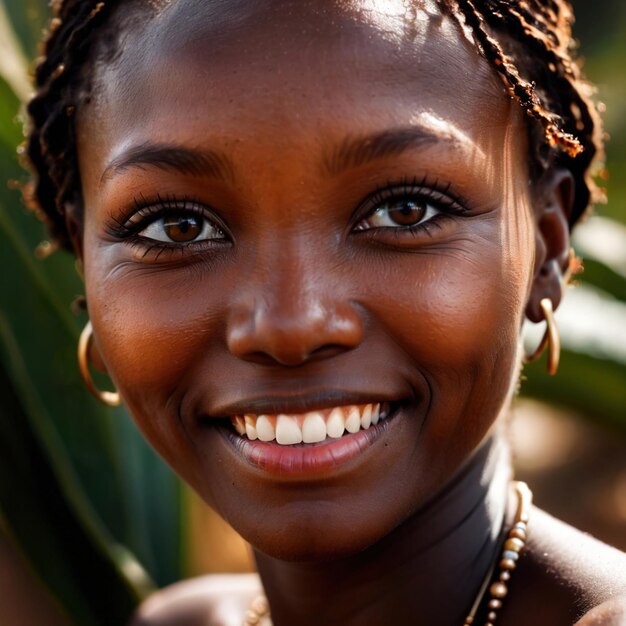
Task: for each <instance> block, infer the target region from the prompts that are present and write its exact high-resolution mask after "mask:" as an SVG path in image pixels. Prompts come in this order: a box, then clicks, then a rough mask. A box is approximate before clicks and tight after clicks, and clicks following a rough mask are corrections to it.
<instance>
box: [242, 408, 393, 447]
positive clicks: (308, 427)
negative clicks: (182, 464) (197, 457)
mask: <svg viewBox="0 0 626 626" xmlns="http://www.w3.org/2000/svg"><path fill="white" fill-rule="evenodd" d="M389 408H390V405H389V403H387V402H375V403H369V404H362V405H357V404H352V405H346V406H337V407H332V408H328V409H321V410H315V411H308V412H306V413H299V414H286V413H280V414H263V415H255V414H246V415H236V416H234V417H232V418H231V424H232V426H233V428H234V429H235V431H236V432H237V433H238V434H239V435H240V436H241V437H245V438H247V439H248V440H250V441H255V440H257V439H258V440H259V441H264V442H271V441H274V442H276V444H278V445H280V446H291V445H297V444H300V443H322V442H324V441H326V440H330V439H339V438H341V437H343V436H344V435H345V434H354V433H357V432H359V431H360V430H367V429H369V428H371V427H372V426H376V424H378V422H379V421H380V420H381V419H383V420H384V419H386V418H387V416H388V415H389Z"/></svg>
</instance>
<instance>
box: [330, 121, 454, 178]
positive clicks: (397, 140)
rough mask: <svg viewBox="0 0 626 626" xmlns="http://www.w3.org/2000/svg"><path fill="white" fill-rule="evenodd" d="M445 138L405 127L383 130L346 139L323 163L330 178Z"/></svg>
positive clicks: (422, 129)
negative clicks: (349, 169) (347, 170)
mask: <svg viewBox="0 0 626 626" xmlns="http://www.w3.org/2000/svg"><path fill="white" fill-rule="evenodd" d="M446 139H449V138H448V137H442V136H441V135H439V134H436V133H433V132H431V131H429V130H428V129H425V128H420V127H414V126H411V127H408V128H396V129H391V130H386V131H383V132H380V133H376V134H373V135H366V136H364V137H348V138H346V139H344V141H343V142H342V143H341V144H340V145H339V146H338V147H337V148H336V149H335V150H333V151H332V152H331V153H329V154H328V155H327V156H326V158H325V159H324V161H323V166H324V170H325V171H326V173H327V174H329V175H331V176H336V175H337V174H340V173H341V172H342V171H344V170H346V169H348V168H353V167H358V166H359V165H363V164H364V163H368V162H370V161H375V160H376V159H381V158H384V157H389V156H396V155H399V154H401V153H403V152H405V151H407V150H409V149H416V148H423V147H426V146H429V145H432V144H434V143H437V142H439V141H441V140H446Z"/></svg>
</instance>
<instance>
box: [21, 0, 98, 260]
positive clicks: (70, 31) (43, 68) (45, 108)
mask: <svg viewBox="0 0 626 626" xmlns="http://www.w3.org/2000/svg"><path fill="white" fill-rule="evenodd" d="M107 6H109V5H107V4H105V3H104V2H101V1H99V0H95V1H89V0H67V1H65V2H63V1H56V2H54V3H53V4H52V11H53V17H52V20H51V22H50V26H49V29H48V34H47V37H46V39H45V41H44V43H43V56H42V58H41V59H40V61H39V63H38V65H37V68H36V71H35V86H36V88H37V91H36V93H35V96H34V97H33V98H32V100H31V101H30V103H29V104H28V107H27V112H28V115H29V117H30V132H29V134H28V136H27V140H26V143H25V145H24V146H23V147H22V148H21V154H22V155H24V156H26V157H27V159H28V161H29V162H30V166H31V169H32V171H33V173H34V176H33V181H32V183H31V185H29V186H27V187H26V189H25V196H26V199H27V202H28V203H29V205H30V206H31V207H32V208H34V210H35V211H36V213H37V214H38V215H39V216H40V217H41V218H42V219H43V220H44V221H45V222H46V223H47V225H48V228H49V231H50V235H51V237H52V238H53V240H54V241H55V242H56V243H57V244H58V245H60V246H63V247H65V248H68V249H70V248H71V242H70V240H69V233H68V232H67V228H66V222H65V215H66V212H67V210H68V209H69V208H70V207H71V208H72V209H77V208H82V199H81V197H80V195H81V194H80V176H79V172H78V163H77V155H76V131H75V124H74V114H75V112H76V102H75V98H76V96H77V94H76V91H77V90H78V89H80V87H81V85H80V76H81V71H80V70H81V68H83V67H84V66H85V64H86V63H87V62H88V56H89V51H90V44H91V43H92V41H91V39H92V38H91V34H92V33H93V32H94V31H95V29H96V28H97V27H98V26H99V25H100V24H102V23H103V22H104V20H105V18H106V14H107V10H106V9H107Z"/></svg>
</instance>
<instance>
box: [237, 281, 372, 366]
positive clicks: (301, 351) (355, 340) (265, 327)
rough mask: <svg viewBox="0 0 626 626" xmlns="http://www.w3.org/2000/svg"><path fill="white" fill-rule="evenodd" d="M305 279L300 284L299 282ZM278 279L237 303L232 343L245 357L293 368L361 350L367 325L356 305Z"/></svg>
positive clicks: (238, 355)
mask: <svg viewBox="0 0 626 626" xmlns="http://www.w3.org/2000/svg"><path fill="white" fill-rule="evenodd" d="M298 283H299V284H298ZM298 283H296V284H294V282H287V281H278V282H277V283H274V285H273V286H270V287H269V288H268V285H265V286H264V288H263V289H262V293H261V294H256V295H255V294H248V295H247V296H244V297H242V298H241V299H240V300H239V302H238V303H237V304H236V305H235V306H233V308H232V310H231V313H230V315H229V318H228V324H227V344H228V349H229V350H230V352H231V353H232V354H233V355H235V356H237V357H238V358H240V359H244V360H246V361H252V362H256V363H261V364H274V365H275V364H280V365H284V366H289V367H295V366H298V365H302V364H304V363H306V362H308V361H311V360H316V359H322V358H328V357H331V356H334V355H337V354H341V353H342V352H346V351H349V350H352V349H354V348H356V347H357V346H358V345H359V344H360V343H361V341H362V339H363V324H362V320H361V316H360V314H359V312H358V310H357V308H356V306H355V305H354V304H353V303H351V302H350V301H348V300H347V299H342V298H340V297H337V295H336V293H335V294H334V295H333V294H332V290H329V292H326V293H319V292H314V291H311V290H306V289H304V288H302V284H301V283H300V281H298Z"/></svg>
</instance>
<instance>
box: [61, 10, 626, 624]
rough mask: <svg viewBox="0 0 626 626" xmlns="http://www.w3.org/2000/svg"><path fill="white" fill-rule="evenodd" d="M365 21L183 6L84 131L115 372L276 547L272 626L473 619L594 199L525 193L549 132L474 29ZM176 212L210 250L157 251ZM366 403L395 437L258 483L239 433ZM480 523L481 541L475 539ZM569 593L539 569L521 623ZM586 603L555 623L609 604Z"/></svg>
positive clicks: (94, 314)
mask: <svg viewBox="0 0 626 626" xmlns="http://www.w3.org/2000/svg"><path fill="white" fill-rule="evenodd" d="M370 4H371V3H357V2H355V3H350V4H343V3H333V2H324V3H321V5H320V3H317V4H309V3H299V4H298V6H297V10H296V7H295V5H294V4H292V3H288V2H278V3H265V4H263V5H262V6H257V5H255V6H251V5H250V3H236V2H233V3H228V2H223V3H215V4H214V3H194V2H188V3H183V2H181V3H174V4H173V5H169V6H168V7H166V8H165V9H164V10H163V11H162V12H160V13H158V14H157V15H156V16H154V17H153V18H152V19H147V20H145V21H144V22H143V23H142V24H141V26H138V25H134V29H135V30H134V32H133V37H132V38H131V37H127V38H126V39H125V41H126V46H125V48H124V50H123V51H122V52H120V54H119V55H118V57H117V58H116V59H115V62H113V63H110V64H107V65H106V66H98V68H97V83H96V91H95V93H96V97H94V98H93V99H92V101H91V102H90V104H89V105H88V106H85V107H83V108H82V109H80V110H79V111H78V125H77V129H78V130H77V138H78V155H79V166H80V172H81V183H82V197H83V199H84V206H85V214H84V219H83V220H80V221H78V220H77V219H76V217H75V216H72V215H71V214H70V215H68V223H69V231H70V232H71V233H73V242H74V246H75V249H76V251H77V252H78V254H79V256H80V257H81V259H82V261H83V264H84V271H85V284H86V295H87V300H88V303H89V313H90V317H91V320H92V323H93V325H94V329H95V338H96V342H97V346H98V351H99V355H100V357H101V360H102V363H103V364H104V366H105V368H106V370H107V371H108V373H109V374H110V375H111V377H112V379H113V382H114V383H115V385H116V387H117V388H118V389H119V391H120V393H121V394H122V397H123V399H124V401H125V403H126V405H127V406H128V408H129V410H130V412H131V414H132V415H133V417H134V419H135V420H136V422H137V424H138V426H139V427H140V428H141V430H142V431H143V433H144V434H145V436H146V438H147V439H148V440H149V441H150V442H151V443H152V445H153V446H154V447H155V448H156V449H157V451H158V452H159V453H160V454H161V455H162V456H163V457H164V458H165V459H166V460H167V461H168V462H169V463H170V464H171V465H172V467H174V469H175V470H176V471H177V472H178V473H179V474H180V475H181V476H182V477H183V478H184V479H185V480H186V481H187V482H189V483H190V484H191V485H192V486H193V487H194V489H195V490H196V491H198V493H200V494H201V495H202V497H203V498H204V499H205V500H206V501H207V503H209V504H210V505H211V506H212V507H214V508H215V509H216V510H217V511H218V512H219V513H220V514H221V515H222V516H223V517H224V518H225V519H227V520H228V521H229V522H230V523H231V524H232V525H233V526H234V527H235V528H236V529H237V530H238V531H239V532H240V533H241V534H242V535H243V536H244V537H245V538H246V539H248V540H249V541H250V542H251V543H252V544H253V545H254V546H255V549H256V557H257V562H258V565H259V569H260V572H261V575H262V578H263V583H264V587H265V589H266V591H267V593H268V596H269V599H270V603H271V605H272V609H273V615H274V621H275V624H277V626H280V625H281V624H294V623H297V624H301V625H304V626H306V624H309V623H311V624H313V623H319V621H318V620H319V617H320V615H322V616H323V617H324V623H328V624H332V623H341V624H344V625H349V624H371V625H372V626H375V625H377V624H383V623H387V622H386V621H385V620H388V619H389V617H390V616H392V617H393V618H394V619H395V620H396V623H399V624H400V623H414V620H415V618H416V616H420V619H422V620H423V621H422V622H421V623H424V624H433V623H441V624H447V623H450V624H453V623H458V622H459V620H462V619H463V617H464V613H465V612H466V607H468V606H469V604H471V601H472V599H473V597H474V595H475V593H476V589H477V585H478V584H479V583H480V579H481V578H482V575H481V576H476V575H475V574H474V575H472V572H474V571H476V570H478V571H481V572H482V571H485V570H486V569H487V566H488V563H489V562H490V561H491V558H492V555H493V554H494V552H495V550H497V545H498V533H499V530H500V527H501V526H502V523H503V517H506V518H507V519H509V518H510V516H511V512H510V511H509V512H508V513H506V515H505V512H504V510H503V502H504V500H505V498H504V496H503V492H504V491H506V488H505V487H503V488H500V489H499V490H498V489H496V490H495V492H494V491H490V490H489V489H488V488H487V486H486V485H485V484H484V477H485V476H487V477H489V478H490V481H489V482H492V483H493V484H495V485H499V484H505V483H506V477H507V475H508V461H507V455H506V452H503V451H502V444H501V438H502V437H501V433H500V432H499V429H498V426H497V424H498V420H499V418H500V417H501V415H502V414H503V413H505V412H506V410H507V408H508V404H509V402H510V399H511V396H512V393H513V390H514V388H515V384H516V380H517V375H518V370H519V362H520V354H519V335H520V330H521V325H522V322H523V319H524V316H525V315H526V316H528V317H529V318H530V319H531V320H534V321H539V320H540V319H541V317H542V316H541V313H540V310H539V306H538V303H539V301H540V299H541V298H542V297H546V296H548V297H551V298H552V299H553V302H554V303H555V305H557V304H558V301H559V299H560V295H561V289H562V287H561V278H562V273H563V271H564V270H565V269H566V266H567V250H568V243H569V242H568V219H567V217H568V214H569V211H570V209H571V203H572V193H571V180H572V177H571V175H570V174H569V173H568V172H567V171H565V170H559V169H555V170H552V171H550V172H549V173H548V174H546V175H545V176H544V178H543V179H542V180H541V181H539V182H537V181H534V182H529V180H530V173H529V149H528V144H527V141H528V132H527V120H526V119H525V117H524V115H523V113H522V111H521V110H520V108H519V107H518V105H517V103H516V102H515V101H514V100H512V99H511V98H509V97H508V96H507V94H506V93H505V91H504V90H503V88H502V83H501V81H500V79H499V77H498V76H497V75H496V74H495V73H494V71H493V69H492V68H491V67H490V66H489V65H488V64H487V63H486V62H485V60H484V59H483V58H482V57H481V56H480V55H479V54H478V53H477V51H476V49H475V47H474V46H473V44H472V43H471V42H470V41H469V40H468V38H467V37H466V36H465V34H464V33H461V32H460V30H459V27H458V24H457V23H456V22H455V21H453V20H452V19H450V18H448V17H439V18H438V19H433V18H432V16H425V15H424V14H421V13H420V14H419V15H418V16H417V17H416V18H415V19H414V20H413V21H412V22H411V23H410V24H408V26H410V28H408V26H407V23H406V21H405V20H403V19H402V18H401V17H399V13H398V11H397V7H396V6H395V5H394V4H392V5H391V8H390V9H389V10H387V11H385V9H384V8H382V9H381V7H379V6H378V5H376V6H370ZM218 5H219V6H218ZM320 6H321V8H320ZM428 9H429V10H430V11H431V12H435V13H436V12H437V9H436V7H435V6H434V5H431V4H428ZM192 17H193V19H192ZM330 18H332V19H330ZM181 24H185V25H187V26H186V27H185V28H182V27H181ZM302 42H307V45H306V46H303V45H302ZM385 194H387V195H385ZM390 194H391V195H390ZM393 194H395V195H393ZM414 197H417V198H420V199H422V200H423V201H424V202H426V201H427V203H429V206H431V207H434V210H435V211H434V215H435V217H431V218H429V220H427V221H424V222H423V224H421V227H420V228H415V229H413V230H411V231H409V230H407V229H406V228H405V229H402V228H398V227H396V226H392V227H385V228H383V227H378V226H376V225H375V222H373V220H374V216H375V210H376V209H377V208H380V207H381V206H387V205H385V203H386V202H387V203H390V202H391V201H392V199H394V198H395V199H397V198H400V199H404V200H406V199H407V198H414ZM163 206H165V207H166V208H167V209H168V211H169V214H174V215H175V214H176V212H177V211H180V210H181V206H182V207H183V208H184V210H185V211H187V212H188V213H189V212H190V211H191V210H193V214H194V215H196V216H197V218H198V220H203V221H202V224H203V225H204V226H205V227H207V228H209V226H210V230H209V232H210V235H211V239H208V240H206V241H205V242H194V243H192V244H190V245H187V246H183V245H171V243H170V244H168V245H167V246H164V245H162V243H159V242H156V243H155V241H154V240H153V239H148V238H147V237H146V235H145V233H146V232H148V231H147V229H148V228H155V227H154V226H152V225H154V224H157V222H158V219H160V217H159V216H162V214H163V213H162V208H163ZM158 211H161V213H158ZM151 216H152V217H151ZM129 222H130V223H131V225H136V224H139V225H140V226H136V227H135V226H133V228H134V230H133V228H129V226H128V224H129ZM207 224H208V225H209V226H207ZM131 232H132V234H130V233H131ZM149 232H150V233H151V234H153V235H154V233H157V232H162V230H161V231H159V229H158V228H157V229H156V230H151V231H149ZM141 233H144V235H143V237H142V235H141ZM233 286H236V288H233ZM138 303H141V305H140V306H138ZM362 400H363V401H376V400H387V401H390V402H392V403H394V405H397V406H396V410H395V414H394V416H393V417H392V418H391V419H390V420H389V421H388V422H387V423H386V425H385V428H381V429H380V434H379V435H378V436H377V437H376V438H375V439H374V440H373V441H372V442H371V445H368V446H367V447H365V448H364V449H363V451H362V453H361V454H359V455H357V456H355V457H354V458H351V459H350V460H349V461H348V462H346V463H343V464H340V465H339V466H337V467H335V468H333V469H332V471H330V470H327V469H325V470H324V471H320V472H318V473H314V474H312V475H310V476H306V477H304V478H302V477H297V478H294V477H293V476H290V475H289V472H286V475H285V476H276V475H274V474H269V473H268V472H265V471H263V470H262V469H260V468H259V467H256V466H254V465H253V464H251V463H249V462H247V461H246V460H245V459H243V458H242V457H241V455H240V454H239V453H238V449H237V447H236V446H235V445H233V444H232V433H231V434H228V426H227V425H225V424H224V422H225V421H227V418H229V417H230V416H232V415H238V414H243V413H261V412H268V413H278V412H281V411H291V412H299V411H305V410H309V409H313V408H326V407H332V406H337V405H346V404H352V403H356V402H357V401H359V402H360V401H362ZM494 424H495V425H496V426H494ZM494 459H495V460H494ZM503 477H504V478H503ZM502 481H504V482H502ZM450 494H455V497H452V496H451V495H450ZM459 494H464V497H460V495H459ZM438 510H439V511H441V513H440V515H441V520H442V521H439V522H438V524H437V525H435V524H434V523H433V521H432V517H431V516H432V514H433V511H438ZM470 511H478V512H479V517H480V520H481V522H482V527H483V528H484V529H485V530H486V536H484V535H483V536H479V535H478V534H476V533H472V532H469V531H468V529H467V527H466V526H464V525H463V523H461V522H460V520H463V519H465V518H466V517H467V515H468V513H469V512H470ZM540 523H543V526H544V527H543V533H542V535H543V536H544V537H545V536H548V537H550V522H540ZM439 528H440V529H441V536H439V535H438V533H437V532H435V530H436V529H439ZM329 529H331V530H332V532H329ZM556 541H557V542H558V540H556ZM411 546H413V547H415V546H421V547H423V548H424V549H414V550H411V549H410V547H411ZM544 551H545V550H544ZM537 554H539V552H537ZM398 555H406V556H405V558H406V561H403V562H402V563H401V564H400V566H399V567H397V568H394V567H392V564H393V563H395V562H396V561H397V560H398ZM477 555H478V556H477ZM454 558H459V559H460V561H461V562H463V563H464V564H465V565H464V567H466V568H467V570H466V571H467V575H463V570H457V572H456V573H457V575H458V576H459V577H458V579H457V580H455V581H454V588H453V589H451V588H450V587H447V586H443V585H441V584H440V583H441V580H443V579H450V578H451V577H452V574H450V573H449V572H444V571H442V570H440V569H439V570H438V569H437V567H435V566H439V567H443V566H445V565H446V564H449V563H452V562H454ZM473 559H474V560H473ZM537 562H538V561H537V559H536V558H535V557H534V556H533V553H532V551H531V554H530V555H529V556H528V563H529V564H528V565H527V566H526V571H527V572H530V571H533V567H534V566H533V564H534V563H537ZM615 562H616V564H619V561H618V560H616V561H615ZM433 567H435V569H434V570H433ZM473 568H474V569H473ZM548 569H549V568H543V569H539V571H540V572H541V573H540V574H539V573H538V574H537V575H536V576H534V577H530V576H529V575H528V574H524V573H523V572H524V568H521V567H520V571H519V580H520V582H519V587H516V588H515V591H514V592H513V591H512V593H511V595H512V597H511V603H510V605H508V606H507V613H506V614H503V621H502V623H504V624H509V626H515V625H516V624H518V623H520V624H521V623H522V621H524V623H525V620H526V617H527V612H526V610H524V611H522V610H521V607H525V606H531V607H533V608H534V609H535V610H536V611H539V612H541V611H542V610H543V611H545V609H544V608H543V606H544V604H545V601H546V598H550V597H554V594H556V590H557V589H561V587H563V585H562V584H561V583H562V581H559V580H555V579H554V578H553V577H551V576H550V575H548V574H547V573H546V572H547V570H548ZM433 571H435V572H436V575H433ZM615 571H618V569H617V565H616V569H615ZM355 572H359V573H360V575H359V576H356V575H355ZM383 573H384V574H383ZM531 578H532V580H531ZM536 580H539V581H541V583H542V585H538V584H537V583H536V582H535V581H536ZM576 580H577V575H576V574H575V573H574V574H573V575H572V576H571V581H573V582H572V584H570V585H569V586H568V585H565V587H564V589H561V591H560V592H559V594H557V595H558V598H559V599H558V601H557V602H556V603H554V602H552V603H551V604H550V607H551V608H550V611H551V612H550V613H549V617H548V616H546V617H545V619H544V621H543V622H538V623H546V624H548V623H550V624H553V623H554V624H556V623H572V621H573V620H574V619H576V617H577V614H576V612H575V610H574V609H573V608H572V607H574V606H575V605H576V606H579V605H580V604H581V600H580V597H581V594H584V593H588V594H589V596H591V595H594V596H595V597H596V598H597V597H598V596H597V594H596V593H595V592H594V593H593V594H592V593H590V592H589V591H586V592H583V591H582V590H581V589H580V588H579V587H580V586H578V587H577V585H576V584H575V583H576ZM602 580H604V579H602ZM329 581H331V582H334V583H336V585H335V588H340V589H341V593H339V594H337V596H336V597H329V586H328V585H329ZM599 585H600V582H599V580H593V581H591V582H590V586H591V587H592V588H595V587H596V586H599ZM528 590H532V594H531V593H530V591H528ZM363 597H371V598H372V600H371V602H370V603H368V604H365V605H364V604H363V602H362V598H363ZM606 597H607V596H606V589H605V596H604V598H606ZM451 599H453V600H454V601H451ZM588 601H589V602H591V600H588ZM600 601H603V598H602V597H601V598H600ZM582 603H583V604H584V601H583V602H582ZM211 606H213V605H211ZM590 606H591V605H590ZM166 610H167V609H166ZM203 610H206V607H203V608H199V609H198V611H203ZM211 610H213V609H212V608H211ZM146 615H147V614H146V613H144V615H143V617H142V616H140V617H138V620H139V621H138V623H147V624H156V623H176V621H175V620H176V619H178V618H177V617H176V616H175V615H173V616H172V618H171V619H172V621H171V622H167V621H158V620H159V619H167V618H162V617H159V616H158V615H156V616H152V617H150V616H148V617H146ZM161 615H163V613H161ZM544 615H546V614H545V613H544ZM190 619H194V618H193V617H192V618H190ZM505 620H506V621H505ZM549 620H553V621H549ZM190 623H196V622H190ZM197 623H203V622H201V621H200V618H199V617H198V619H197Z"/></svg>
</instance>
